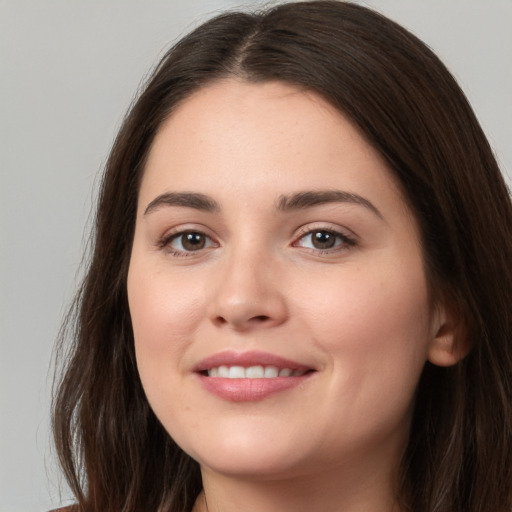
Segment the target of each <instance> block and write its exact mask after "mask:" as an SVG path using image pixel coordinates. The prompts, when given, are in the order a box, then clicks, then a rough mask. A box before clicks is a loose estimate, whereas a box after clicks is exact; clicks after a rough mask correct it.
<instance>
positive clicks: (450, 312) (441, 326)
mask: <svg viewBox="0 0 512 512" xmlns="http://www.w3.org/2000/svg"><path fill="white" fill-rule="evenodd" d="M433 316H434V321H433V325H432V327H433V329H432V330H433V333H434V337H433V338H432V340H431V342H430V345H429V349H428V360H429V361H430V362H431V363H432V364H435V365H437V366H453V365H454V364H457V363H458V362H459V361H460V360H461V359H464V357H466V355H467V354H468V352H469V350H470V348H471V347H470V344H469V340H468V333H467V328H466V322H465V321H464V319H463V315H462V313H461V312H460V310H459V308H455V307H448V306H446V305H442V306H438V307H436V311H435V313H434V315H433Z"/></svg>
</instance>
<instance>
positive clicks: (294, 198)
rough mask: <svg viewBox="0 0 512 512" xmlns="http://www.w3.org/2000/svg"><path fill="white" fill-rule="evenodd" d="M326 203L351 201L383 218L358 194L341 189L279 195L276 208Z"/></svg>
mask: <svg viewBox="0 0 512 512" xmlns="http://www.w3.org/2000/svg"><path fill="white" fill-rule="evenodd" d="M328 203H352V204H357V205H359V206H364V207H365V208H367V209H368V210H370V211H371V212H373V213H374V214H375V215H377V217H379V218H380V219H384V217H383V216H382V214H381V213H380V211H379V210H378V208H377V207H376V206H375V205H374V204H373V203H371V202H370V201H368V199H365V198H364V197H361V196H360V195H357V194H353V193H351V192H344V191H342V190H318V191H305V192H298V193H296V194H293V195H291V196H280V197H279V199H278V201H277V209H278V210H280V211H290V210H302V209H305V208H312V207H313V206H318V205H322V204H328Z"/></svg>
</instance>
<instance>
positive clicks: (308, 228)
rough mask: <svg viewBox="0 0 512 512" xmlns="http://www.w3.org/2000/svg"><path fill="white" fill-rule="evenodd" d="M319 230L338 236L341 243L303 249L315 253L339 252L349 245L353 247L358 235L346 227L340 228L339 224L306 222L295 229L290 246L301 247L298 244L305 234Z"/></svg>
mask: <svg viewBox="0 0 512 512" xmlns="http://www.w3.org/2000/svg"><path fill="white" fill-rule="evenodd" d="M319 231H325V232H328V233H332V234H333V235H335V236H337V237H339V238H340V239H341V241H342V243H341V244H339V245H336V246H334V247H331V248H327V249H320V248H308V247H303V248H304V249H307V250H310V251H312V252H314V253H317V254H326V253H335V252H340V251H344V250H347V249H349V248H350V247H353V246H355V245H357V244H358V237H357V235H355V233H353V232H352V231H351V230H349V229H347V228H342V227H340V226H333V225H332V224H325V223H312V224H306V225H304V226H301V227H300V228H299V230H298V231H297V233H296V235H295V237H294V242H293V243H292V246H294V247H302V246H301V245H299V242H300V240H302V239H303V238H304V237H306V236H307V235H311V234H313V233H315V232H319Z"/></svg>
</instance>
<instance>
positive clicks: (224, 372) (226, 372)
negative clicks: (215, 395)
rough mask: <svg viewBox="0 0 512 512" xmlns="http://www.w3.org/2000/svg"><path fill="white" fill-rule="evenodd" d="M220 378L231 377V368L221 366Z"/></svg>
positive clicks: (218, 374)
mask: <svg viewBox="0 0 512 512" xmlns="http://www.w3.org/2000/svg"><path fill="white" fill-rule="evenodd" d="M217 376H218V377H229V368H228V367H227V366H219V371H218V373H217Z"/></svg>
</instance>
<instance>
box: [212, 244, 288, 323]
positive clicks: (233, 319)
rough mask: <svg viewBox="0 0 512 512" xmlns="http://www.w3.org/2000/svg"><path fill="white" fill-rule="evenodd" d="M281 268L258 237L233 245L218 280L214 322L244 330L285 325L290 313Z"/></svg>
mask: <svg viewBox="0 0 512 512" xmlns="http://www.w3.org/2000/svg"><path fill="white" fill-rule="evenodd" d="M278 267H279V264H278V262H277V261H276V258H275V256H273V254H272V251H271V250H270V249H268V248H266V247H265V245H264V243H263V242H261V241H259V240H257V239H256V238H255V237H251V236H246V237H243V238H242V239H240V240H238V241H236V242H235V243H233V244H232V245H231V246H230V247H229V248H228V249H227V250H226V254H225V257H224V258H223V262H222V265H221V271H220V272H219V275H218V276H217V280H216V283H217V285H216V290H215V293H214V297H213V300H212V304H211V306H212V308H211V312H210V313H211V315H210V316H211V318H212V320H213V321H214V322H215V323H216V324H218V325H225V324H227V325H229V326H231V327H233V328H236V329H242V330H243V329H247V328H254V327H256V326H270V325H278V324H280V323H282V322H283V321H284V320H285V318H286V315H287V310H286V300H285V294H284V293H283V289H282V287H280V286H279V282H278V279H277V274H278V273H279V268H278Z"/></svg>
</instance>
